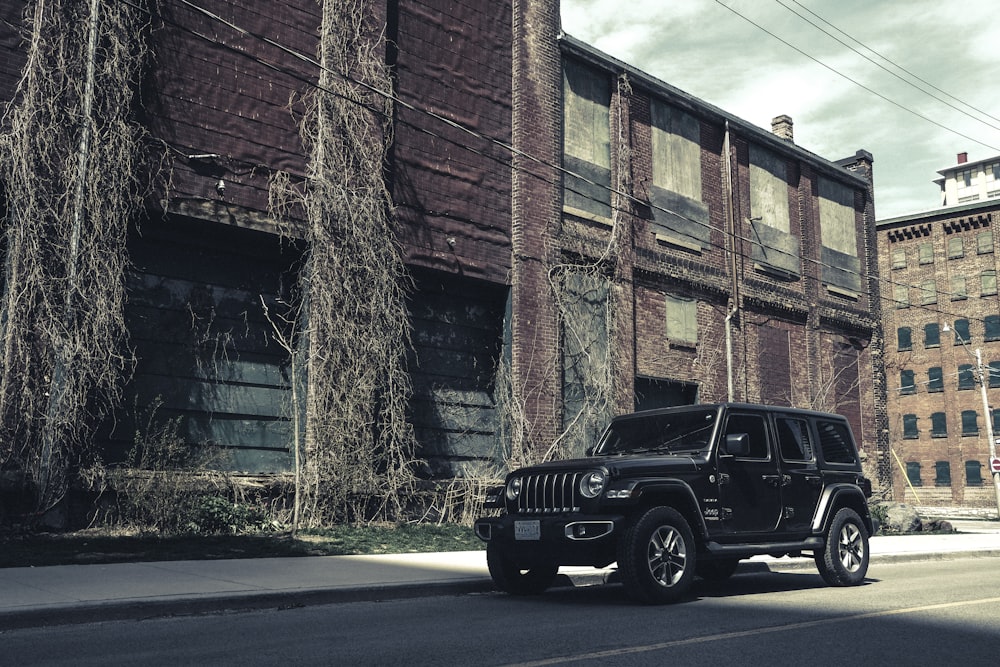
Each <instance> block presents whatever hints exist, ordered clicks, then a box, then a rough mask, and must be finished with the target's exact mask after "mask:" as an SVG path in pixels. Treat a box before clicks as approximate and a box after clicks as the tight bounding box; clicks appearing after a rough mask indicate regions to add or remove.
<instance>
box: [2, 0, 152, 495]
mask: <svg viewBox="0 0 1000 667" xmlns="http://www.w3.org/2000/svg"><path fill="white" fill-rule="evenodd" d="M142 4H143V3H142V2H136V3H124V2H119V1H118V0H85V1H84V0H36V1H35V2H29V3H28V8H27V10H26V14H25V17H26V21H25V23H26V25H28V26H30V35H28V36H27V39H28V40H29V42H30V43H29V46H28V57H27V64H26V66H25V69H24V72H23V75H22V78H21V80H20V82H19V84H18V89H17V93H16V95H15V98H14V102H13V103H12V104H11V105H10V106H9V107H8V109H7V111H6V113H5V116H4V118H3V122H2V134H0V170H2V171H0V174H2V186H3V189H4V193H3V194H4V199H5V201H6V211H5V213H6V215H5V218H4V220H3V235H4V237H3V244H4V251H5V252H4V256H3V261H4V276H3V303H2V306H0V342H2V350H0V355H2V356H0V359H2V361H0V469H4V470H8V471H11V470H13V471H15V472H17V473H19V474H20V475H22V476H23V477H24V478H25V479H26V481H27V482H28V483H29V485H30V486H31V487H32V488H33V489H34V492H35V498H36V503H37V507H38V509H40V510H45V509H47V508H49V507H51V506H53V505H54V504H55V503H57V502H58V501H59V500H60V498H61V497H62V496H63V494H64V493H65V490H66V487H67V483H68V480H67V475H68V470H69V468H70V466H71V464H72V463H73V462H75V461H77V460H79V459H80V458H81V456H82V453H83V451H84V449H85V446H86V443H87V442H88V440H89V438H88V436H89V434H90V433H91V429H92V428H93V427H94V425H95V424H96V423H97V422H98V420H99V419H100V417H101V416H102V415H103V414H106V411H107V410H108V409H109V408H110V407H111V406H113V405H114V404H115V402H116V400H117V399H118V398H119V391H120V385H121V382H122V380H123V377H124V376H125V375H126V373H127V371H128V369H129V367H130V357H129V355H128V353H127V351H126V350H125V346H124V342H125V335H126V334H125V323H124V316H123V305H124V279H123V276H124V271H125V267H126V263H127V255H126V249H125V240H126V235H127V230H128V224H129V222H130V221H131V220H132V219H133V217H134V216H135V213H136V211H137V209H138V206H139V203H140V198H141V195H142V188H141V187H140V180H139V174H141V173H142V169H141V168H140V167H141V164H140V156H141V151H140V143H141V141H142V131H141V129H140V127H139V125H138V124H137V123H136V122H134V120H133V118H132V113H133V110H134V108H135V105H134V104H133V101H134V97H135V94H136V91H137V89H138V85H139V79H140V77H141V73H142V70H143V66H144V64H145V62H146V59H147V55H148V52H147V46H146V42H145V39H146V36H147V34H148V23H149V17H148V14H147V13H146V12H145V11H142V10H141V9H139V8H138V7H137V5H142Z"/></svg>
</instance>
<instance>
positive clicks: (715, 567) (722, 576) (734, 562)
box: [694, 558, 740, 581]
mask: <svg viewBox="0 0 1000 667" xmlns="http://www.w3.org/2000/svg"><path fill="white" fill-rule="evenodd" d="M739 566H740V559H739V558H718V559H713V560H707V559H706V560H699V561H698V564H697V565H696V566H695V568H694V573H695V574H697V575H698V576H699V577H701V578H702V579H704V580H705V581H725V580H726V579H728V578H729V577H731V576H733V575H734V574H736V568H738V567H739Z"/></svg>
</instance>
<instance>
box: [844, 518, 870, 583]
mask: <svg viewBox="0 0 1000 667" xmlns="http://www.w3.org/2000/svg"><path fill="white" fill-rule="evenodd" d="M839 552H840V563H841V564H842V565H843V566H844V569H846V570H847V571H848V572H857V571H858V570H859V569H861V563H862V561H863V560H864V557H865V544H864V541H863V540H862V539H861V531H860V530H859V529H858V527H857V526H855V525H854V524H853V523H849V524H846V525H845V526H844V527H843V528H841V529H840V546H839Z"/></svg>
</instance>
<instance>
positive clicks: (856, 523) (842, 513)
mask: <svg viewBox="0 0 1000 667" xmlns="http://www.w3.org/2000/svg"><path fill="white" fill-rule="evenodd" d="M815 559H816V568H817V569H818V570H819V573H820V576H822V577H823V581H825V582H826V583H827V584H829V585H830V586H857V585H858V584H860V583H861V582H862V581H864V580H865V575H866V574H867V572H868V531H867V530H866V529H865V525H864V523H862V521H861V517H860V516H858V513H857V512H855V511H854V510H852V509H851V508H850V507H842V508H841V509H840V510H839V511H838V512H837V513H836V514H835V515H834V516H833V521H831V522H830V527H829V528H828V529H827V531H826V544H825V545H824V547H823V550H822V551H817V552H816V554H815Z"/></svg>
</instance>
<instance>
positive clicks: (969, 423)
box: [962, 410, 979, 435]
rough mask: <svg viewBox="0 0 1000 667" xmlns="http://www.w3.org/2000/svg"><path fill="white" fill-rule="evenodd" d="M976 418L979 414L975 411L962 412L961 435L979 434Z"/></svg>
mask: <svg viewBox="0 0 1000 667" xmlns="http://www.w3.org/2000/svg"><path fill="white" fill-rule="evenodd" d="M978 416H979V413H978V412H976V411H975V410H962V435H978V434H979V424H978V422H977V417H978Z"/></svg>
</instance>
